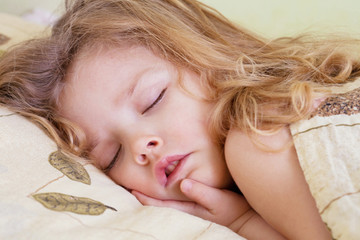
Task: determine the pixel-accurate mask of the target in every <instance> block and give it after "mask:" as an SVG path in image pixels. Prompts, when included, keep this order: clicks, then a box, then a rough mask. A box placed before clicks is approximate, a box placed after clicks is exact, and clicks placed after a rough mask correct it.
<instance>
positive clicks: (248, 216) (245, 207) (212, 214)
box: [132, 179, 284, 240]
mask: <svg viewBox="0 0 360 240" xmlns="http://www.w3.org/2000/svg"><path fill="white" fill-rule="evenodd" d="M181 191H182V192H183V193H184V194H185V196H187V197H188V198H189V199H190V200H191V201H187V202H186V201H174V200H160V199H154V198H151V197H148V196H146V195H144V194H142V193H140V192H136V191H133V192H132V193H133V194H134V195H135V196H136V197H137V199H138V200H139V201H140V202H141V203H142V204H144V205H151V206H159V207H171V208H176V209H178V210H181V211H183V212H187V213H190V214H192V215H196V216H198V217H201V218H204V219H207V220H210V221H213V222H216V223H218V224H221V225H224V226H227V227H229V228H230V229H232V230H233V231H235V232H237V233H238V234H239V235H240V236H243V237H245V238H247V239H279V240H280V239H281V240H283V239H284V238H283V237H282V236H281V235H280V234H279V233H278V232H276V231H275V230H274V229H273V228H272V227H271V226H270V225H269V224H268V223H266V222H265V221H264V219H262V218H261V217H260V216H259V215H258V214H257V213H256V212H255V211H254V210H253V209H252V208H251V207H250V206H249V204H248V203H247V201H246V200H245V198H244V197H243V196H241V195H239V194H237V193H235V192H232V191H229V190H221V189H216V188H212V187H209V186H207V185H205V184H202V183H200V182H196V181H193V180H189V179H186V180H183V182H182V183H181Z"/></svg>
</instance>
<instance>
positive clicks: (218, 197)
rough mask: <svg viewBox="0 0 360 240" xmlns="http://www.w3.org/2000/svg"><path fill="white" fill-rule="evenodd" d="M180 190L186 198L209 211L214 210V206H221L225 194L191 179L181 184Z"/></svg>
mask: <svg viewBox="0 0 360 240" xmlns="http://www.w3.org/2000/svg"><path fill="white" fill-rule="evenodd" d="M180 189H181V191H182V192H183V193H184V195H185V196H186V197H188V198H189V199H190V200H192V201H194V202H196V203H198V204H200V205H202V206H203V207H204V208H206V209H208V210H209V211H211V210H212V208H213V207H214V204H219V203H220V202H221V201H222V199H223V197H224V194H225V193H224V192H223V190H220V189H217V188H213V187H209V186H207V185H205V184H203V183H200V182H197V181H194V180H191V179H184V180H183V181H182V182H181V184H180Z"/></svg>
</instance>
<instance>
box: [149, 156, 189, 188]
mask: <svg viewBox="0 0 360 240" xmlns="http://www.w3.org/2000/svg"><path fill="white" fill-rule="evenodd" d="M189 155H190V153H188V154H180V155H172V156H167V157H165V158H163V159H161V160H160V161H159V162H158V163H157V164H156V165H155V174H156V178H157V180H158V182H159V183H160V185H162V186H164V187H166V186H168V185H169V184H171V183H172V182H174V181H175V180H176V179H177V176H178V175H179V173H180V172H181V169H182V168H183V166H184V164H185V162H186V159H187V157H188V156H189ZM176 161H179V163H178V165H177V166H176V168H175V169H174V171H172V173H171V174H170V175H169V176H166V174H165V169H166V168H167V167H168V166H169V165H170V164H171V163H173V162H176Z"/></svg>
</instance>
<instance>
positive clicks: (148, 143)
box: [59, 46, 326, 239]
mask: <svg viewBox="0 0 360 240" xmlns="http://www.w3.org/2000/svg"><path fill="white" fill-rule="evenodd" d="M65 80H66V84H65V87H64V89H63V92H62V95H61V98H60V108H59V110H60V113H61V114H62V115H63V116H64V117H66V118H68V119H69V120H71V121H73V122H75V123H77V124H78V125H79V126H80V127H81V128H82V129H83V130H84V132H85V134H86V136H87V139H88V140H89V147H90V153H91V157H92V159H93V160H94V162H95V164H96V165H97V166H98V167H99V168H101V169H104V171H105V172H106V173H107V174H108V175H109V176H110V177H111V178H112V179H113V180H114V181H115V182H116V183H118V184H119V185H121V186H123V187H125V188H127V189H129V190H130V191H131V192H132V193H133V194H134V195H135V196H136V197H137V198H138V199H139V201H140V202H142V203H143V204H145V205H155V206H166V207H173V208H177V209H179V210H182V211H185V212H188V213H191V214H194V215H197V216H200V217H202V218H205V219H208V220H211V221H214V222H217V223H219V224H222V225H225V226H228V227H229V228H231V229H232V230H234V231H236V232H238V233H239V234H240V235H242V236H244V237H247V238H249V239H265V238H266V239H283V237H282V235H281V234H279V233H278V232H277V231H275V230H274V229H273V228H272V227H271V226H270V225H269V224H268V223H267V222H266V221H265V220H264V219H263V218H262V217H260V216H259V215H258V214H257V213H256V212H255V211H254V210H253V209H252V208H251V207H250V205H249V204H248V202H247V200H245V198H244V197H243V196H242V195H239V194H237V193H234V192H231V191H229V190H227V189H229V188H230V187H231V186H232V184H233V183H234V180H235V182H236V184H237V185H238V186H239V187H240V188H241V190H244V194H245V196H246V197H249V199H250V203H251V204H252V205H253V207H254V208H255V210H257V211H258V212H259V213H260V215H264V216H263V217H264V218H265V219H266V220H267V221H268V222H269V223H271V224H272V225H273V226H274V227H275V228H276V229H278V230H280V231H281V233H283V234H284V235H285V236H289V237H293V236H294V238H293V239H295V236H297V235H298V234H299V233H300V232H301V230H306V231H308V230H309V229H307V228H304V224H303V223H304V220H306V217H309V216H310V217H311V218H310V219H309V221H311V223H315V225H314V226H315V227H313V228H312V227H310V230H311V231H310V230H309V231H308V232H309V233H313V232H314V231H312V230H316V229H318V227H323V226H322V225H321V223H322V222H321V219H320V217H318V216H317V215H316V214H317V211H316V209H314V206H315V205H314V202H313V199H312V198H311V195H310V193H309V191H308V189H307V188H306V187H307V186H306V184H305V183H304V180H303V176H302V173H301V170H300V168H296V171H290V172H289V174H288V175H285V170H291V169H292V168H289V169H288V167H289V166H288V164H285V163H286V159H287V158H290V160H291V162H296V160H297V159H296V158H295V157H294V153H293V152H291V153H285V154H280V155H272V158H274V159H277V163H276V164H270V163H271V161H269V160H268V159H267V158H268V157H269V155H267V154H265V153H261V152H258V151H256V149H255V147H254V146H253V145H251V141H249V139H247V138H246V137H244V135H243V134H241V132H240V131H237V130H232V131H230V135H229V137H228V138H227V141H226V145H225V153H226V161H225V158H224V155H223V151H222V149H220V148H219V146H218V144H216V143H215V142H213V141H212V140H211V136H210V134H209V131H208V120H209V119H208V118H209V115H210V114H209V113H210V112H211V110H212V107H213V104H212V103H210V102H209V101H206V100H205V99H206V92H205V91H204V88H203V87H202V86H201V81H200V78H199V77H198V75H196V74H194V73H192V72H190V71H187V70H185V69H180V68H175V67H174V66H173V65H172V64H170V63H169V62H168V61H165V60H163V59H162V58H159V57H157V56H156V55H155V54H153V53H152V52H151V51H149V50H147V49H146V48H144V47H139V46H124V48H116V49H115V48H103V47H99V48H95V50H92V51H88V52H83V53H80V54H79V55H78V56H77V58H75V61H73V63H72V65H71V66H70V68H69V69H68V72H67V75H66V79H65ZM179 80H180V81H181V83H182V84H183V85H181V84H179ZM184 88H185V89H186V90H188V91H186V90H184ZM280 139H282V140H284V141H286V140H287V139H288V137H287V136H285V135H284V136H281V137H280ZM270 140H271V141H274V140H276V141H278V140H279V139H270ZM264 141H265V142H266V141H267V140H266V139H264ZM284 141H280V140H279V142H280V144H281V143H284ZM262 161H265V163H264V165H262ZM273 161H274V160H273ZM254 164H258V165H254ZM277 164H279V168H280V169H282V170H283V171H284V177H283V178H282V177H281V176H277V177H275V178H274V179H272V178H271V174H273V173H274V171H275V170H276V169H277V167H275V166H277ZM228 166H229V169H230V171H229V170H228ZM254 166H258V168H257V167H254ZM260 166H262V167H260ZM264 166H266V167H264ZM290 167H292V165H291V166H290ZM244 169H246V171H244ZM249 171H252V172H253V173H252V175H251V177H247V176H248V172H249ZM230 172H231V174H230ZM292 173H294V174H295V175H294V176H295V178H296V179H295V181H294V182H293V184H292V185H289V186H288V185H286V184H287V183H282V181H287V178H290V179H291V177H292V175H291V174H292ZM254 176H256V177H254ZM297 176H300V178H299V179H301V181H300V182H299V181H297ZM301 176H302V178H301ZM265 177H266V178H265ZM264 180H266V182H265V183H266V184H264ZM290 183H292V181H290ZM269 184H270V185H269ZM277 184H278V185H277ZM304 184H305V185H304ZM268 185H269V186H271V188H267V187H266V186H268ZM254 186H256V187H254ZM277 187H278V189H280V190H281V189H283V190H284V192H283V193H282V194H277V193H278V192H279V191H276V192H275V193H273V192H272V191H273V189H276V188H277ZM298 187H300V188H299V189H298ZM295 189H298V190H295ZM287 190H293V191H292V193H293V194H297V193H299V191H300V193H301V194H303V195H301V196H304V197H300V201H303V200H304V201H305V205H304V209H305V210H308V211H304V214H303V215H301V216H302V217H301V218H300V220H299V221H297V219H295V218H290V217H286V215H284V214H285V213H286V211H287V209H293V208H294V207H292V206H296V204H295V200H296V195H292V196H293V197H292V198H291V201H289V202H288V204H287V205H286V201H284V199H285V196H284V194H285V192H286V191H287ZM281 191H282V190H281ZM286 197H287V195H286ZM280 199H282V200H283V201H280ZM284 204H285V205H284ZM264 206H266V207H264ZM267 206H271V207H270V208H267ZM282 206H285V209H286V211H285V212H284V211H283V210H281V207H282ZM314 211H315V212H314ZM289 212H291V211H289ZM275 213H276V214H275ZM292 213H293V214H297V213H298V212H297V211H292ZM307 213H309V214H307ZM311 214H312V215H311ZM312 216H313V217H312ZM282 220H286V221H288V223H287V224H285V225H282V224H281V222H282ZM291 221H293V223H294V224H296V226H297V227H296V228H297V229H296V230H295V231H292V230H291V229H290V226H291V224H290V223H291ZM306 226H308V225H306ZM309 226H310V225H309ZM321 232H322V233H323V231H321ZM293 233H294V234H295V235H292V234H293ZM325 233H326V232H325ZM320 236H321V237H322V236H324V235H319V237H320ZM318 239H321V238H318Z"/></svg>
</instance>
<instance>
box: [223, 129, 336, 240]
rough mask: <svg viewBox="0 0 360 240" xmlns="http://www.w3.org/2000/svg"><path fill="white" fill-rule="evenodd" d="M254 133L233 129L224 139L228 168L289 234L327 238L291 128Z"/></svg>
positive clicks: (268, 217)
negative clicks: (265, 134) (269, 132)
mask: <svg viewBox="0 0 360 240" xmlns="http://www.w3.org/2000/svg"><path fill="white" fill-rule="evenodd" d="M252 137H253V139H252ZM252 137H249V136H248V135H247V134H245V133H243V132H242V131H240V130H238V129H232V130H231V131H230V132H229V135H228V137H227V140H226V143H225V159H226V162H227V165H228V168H229V171H230V173H231V175H232V177H233V179H234V181H235V182H236V184H237V185H238V187H239V188H240V190H241V191H242V192H243V193H244V195H245V197H246V199H247V200H248V202H249V204H250V205H251V206H252V207H253V208H254V209H255V211H256V212H258V213H259V214H260V215H261V216H262V217H263V218H264V219H265V220H266V221H267V222H269V223H270V224H271V225H272V226H273V227H274V228H275V229H277V230H278V231H279V232H280V233H281V234H283V235H284V236H285V237H286V238H289V239H328V238H329V233H328V232H327V230H326V227H325V225H324V224H323V222H322V221H321V218H320V215H319V213H318V210H317V208H316V205H315V201H314V199H313V197H312V195H311V193H310V190H309V188H308V185H307V183H306V181H305V178H304V174H303V172H302V169H301V167H300V164H299V161H298V158H297V154H296V150H295V147H294V146H293V144H292V136H291V134H290V131H289V129H288V128H283V129H281V130H280V131H279V132H277V133H276V134H273V135H269V136H260V135H254V136H252ZM254 140H255V141H254ZM256 141H257V142H259V143H260V144H262V145H264V146H266V147H268V149H270V150H271V149H274V150H278V151H269V150H266V149H264V148H263V147H262V146H261V145H260V146H259V144H257V143H256ZM299 203H301V204H299ZM294 226H296V227H294ZM314 236H317V237H314ZM313 237H314V238H313Z"/></svg>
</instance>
